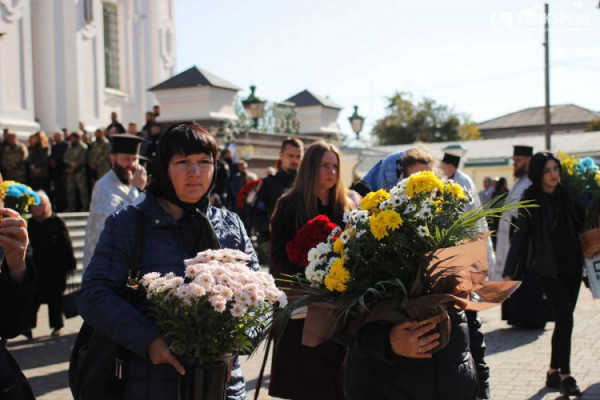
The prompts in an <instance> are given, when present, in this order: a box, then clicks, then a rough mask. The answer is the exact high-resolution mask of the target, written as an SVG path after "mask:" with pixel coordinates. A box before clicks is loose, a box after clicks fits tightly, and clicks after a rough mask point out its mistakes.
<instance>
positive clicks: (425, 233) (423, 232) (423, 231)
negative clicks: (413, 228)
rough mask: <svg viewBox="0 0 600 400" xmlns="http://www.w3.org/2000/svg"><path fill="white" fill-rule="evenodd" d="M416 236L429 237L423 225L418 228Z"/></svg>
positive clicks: (427, 230)
mask: <svg viewBox="0 0 600 400" xmlns="http://www.w3.org/2000/svg"><path fill="white" fill-rule="evenodd" d="M417 235H419V236H420V237H426V236H429V229H428V228H427V227H426V226H424V225H421V226H418V227H417Z"/></svg>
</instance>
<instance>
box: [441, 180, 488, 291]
mask: <svg viewBox="0 0 600 400" xmlns="http://www.w3.org/2000/svg"><path fill="white" fill-rule="evenodd" d="M452 180H454V182H456V183H458V184H459V185H460V186H462V188H463V190H467V191H469V193H470V194H471V197H472V198H473V201H472V202H471V204H469V205H467V206H466V207H465V211H470V210H475V209H477V208H479V207H481V201H480V200H479V196H478V195H477V191H476V188H475V183H473V180H472V179H471V177H470V176H469V175H467V174H465V173H464V172H462V171H461V170H458V169H457V170H456V172H455V173H454V177H453V178H452ZM478 231H479V232H481V233H488V232H489V228H488V225H487V221H486V220H485V219H481V220H480V221H479V227H478ZM487 253H488V276H489V277H490V278H489V279H490V280H491V279H492V276H491V274H492V271H493V267H494V266H495V265H496V255H495V254H494V247H493V244H492V239H491V238H490V237H488V251H487Z"/></svg>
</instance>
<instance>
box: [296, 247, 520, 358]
mask: <svg viewBox="0 0 600 400" xmlns="http://www.w3.org/2000/svg"><path fill="white" fill-rule="evenodd" d="M486 277H487V241H486V240H477V241H473V242H470V243H467V244H463V245H459V246H455V247H448V248H445V249H439V250H436V251H434V252H431V253H428V254H425V256H424V257H423V259H422V261H421V266H420V267H419V272H418V278H419V279H415V282H414V284H413V286H412V287H411V288H410V290H409V296H408V297H405V298H404V299H403V300H402V301H401V302H400V303H399V304H398V303H397V302H395V301H393V300H382V301H379V302H377V303H376V304H375V305H373V306H372V307H371V309H370V310H369V311H368V312H364V313H361V314H359V315H358V317H357V318H356V319H355V320H354V321H352V323H351V324H350V327H349V329H350V330H352V331H357V330H358V329H360V328H361V327H362V326H364V325H366V324H368V323H370V322H375V321H385V322H389V323H392V324H397V323H402V322H405V321H421V320H426V319H429V318H432V317H434V316H436V315H439V314H441V313H443V312H444V311H446V310H447V309H448V308H449V307H457V308H460V309H463V310H471V311H482V310H486V309H488V308H491V307H495V306H497V305H499V304H500V303H502V302H503V301H504V300H506V299H507V298H508V297H510V295H511V294H512V293H514V291H515V290H517V288H518V287H519V285H520V284H521V282H519V281H502V282H490V281H486V280H485V279H486ZM473 293H474V294H476V295H477V296H478V297H479V298H480V299H481V301H473V300H471V299H470V297H471V294H473ZM335 310H336V309H335V306H334V305H333V304H330V303H325V302H316V303H312V304H310V305H309V306H308V311H307V315H306V321H305V323H304V331H303V333H302V344H303V345H305V346H309V347H315V346H318V345H319V344H321V343H323V342H325V341H327V340H329V339H331V337H332V336H333V334H334V333H335V329H336V313H335ZM443 345H445V344H443ZM443 345H442V346H440V347H439V348H438V349H440V348H442V347H443Z"/></svg>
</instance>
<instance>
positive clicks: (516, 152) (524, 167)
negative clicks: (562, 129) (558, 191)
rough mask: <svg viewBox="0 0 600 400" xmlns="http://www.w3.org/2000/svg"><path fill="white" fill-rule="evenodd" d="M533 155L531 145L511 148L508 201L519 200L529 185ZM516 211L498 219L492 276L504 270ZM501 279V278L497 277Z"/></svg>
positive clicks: (498, 274)
mask: <svg viewBox="0 0 600 400" xmlns="http://www.w3.org/2000/svg"><path fill="white" fill-rule="evenodd" d="M532 156H533V147H531V146H514V149H513V157H512V159H513V176H514V178H515V181H514V183H513V187H512V188H511V189H510V192H509V193H508V197H507V200H508V201H520V200H521V197H523V193H524V192H525V189H527V188H528V187H529V186H530V185H531V180H529V178H528V177H527V171H529V161H530V160H531V157H532ZM517 213H518V212H517V211H516V210H515V211H507V212H505V213H504V214H503V215H502V219H500V220H499V221H498V232H496V266H495V269H494V271H490V272H493V276H497V277H501V276H502V271H504V262H505V261H506V256H507V255H508V249H509V247H510V237H511V235H512V232H513V229H512V227H513V226H515V223H516V220H517V215H518V214H517ZM498 279H501V278H498Z"/></svg>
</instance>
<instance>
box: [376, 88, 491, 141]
mask: <svg viewBox="0 0 600 400" xmlns="http://www.w3.org/2000/svg"><path fill="white" fill-rule="evenodd" d="M388 101H389V103H388V105H387V107H386V108H387V115H386V116H385V117H383V118H382V119H380V120H379V121H377V123H376V124H375V127H374V128H373V136H374V137H375V138H376V139H377V141H378V143H379V144H381V145H386V144H408V143H414V142H417V141H421V142H448V141H453V140H473V139H479V138H480V133H479V129H478V128H477V125H476V124H475V123H474V122H472V121H471V120H470V119H469V118H468V117H467V116H465V115H461V114H457V113H455V112H454V111H453V110H452V109H451V108H450V107H448V106H446V105H443V104H438V103H437V102H436V101H435V100H433V99H429V98H423V99H421V100H420V101H419V102H417V101H414V100H413V98H412V96H411V95H410V94H408V93H404V92H396V93H395V94H394V95H393V96H392V97H390V98H389V99H388Z"/></svg>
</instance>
